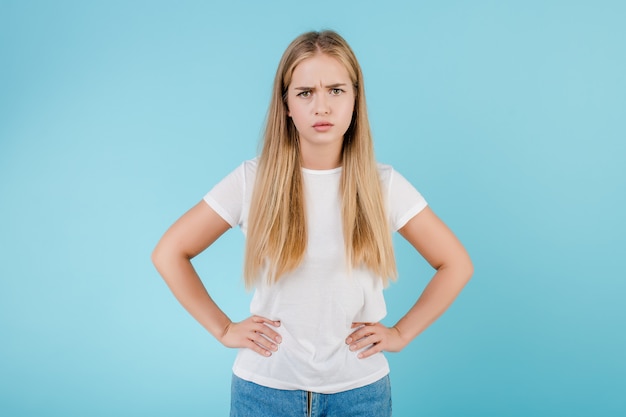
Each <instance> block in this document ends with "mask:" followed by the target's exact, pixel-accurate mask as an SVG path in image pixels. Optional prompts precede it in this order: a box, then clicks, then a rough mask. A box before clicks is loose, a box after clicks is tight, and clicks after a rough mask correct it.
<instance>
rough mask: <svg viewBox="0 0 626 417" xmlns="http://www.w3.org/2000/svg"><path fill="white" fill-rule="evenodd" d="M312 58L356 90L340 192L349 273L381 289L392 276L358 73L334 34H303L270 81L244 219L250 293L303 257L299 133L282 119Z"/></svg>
mask: <svg viewBox="0 0 626 417" xmlns="http://www.w3.org/2000/svg"><path fill="white" fill-rule="evenodd" d="M318 53H323V54H327V55H329V56H331V57H333V58H335V59H337V60H338V61H339V62H341V63H342V64H343V66H344V67H345V68H346V69H347V71H348V74H349V75H350V79H351V80H352V83H353V87H354V91H355V106H354V113H353V115H352V122H351V124H350V127H349V128H348V130H347V131H346V133H345V135H344V141H343V148H342V165H343V171H342V176H341V191H340V192H341V201H342V224H343V235H344V241H345V252H346V260H347V266H348V268H352V267H356V266H360V265H365V266H366V267H367V268H369V269H370V270H372V271H373V272H374V273H375V274H376V275H378V276H380V277H381V278H382V279H383V280H384V282H385V284H386V283H387V280H388V278H395V276H396V264H395V258H394V254H393V245H392V241H391V231H390V227H389V223H388V220H387V217H386V213H385V212H386V210H385V207H384V202H383V198H382V191H381V186H380V179H379V175H378V170H377V167H376V161H375V159H374V149H373V142H372V136H371V132H370V127H369V121H368V118H367V109H366V104H365V89H364V86H363V75H362V73H361V67H360V66H359V63H358V61H357V59H356V56H355V55H354V52H353V51H352V49H351V48H350V46H349V45H348V43H347V42H346V41H345V40H344V39H343V38H342V37H341V36H339V35H338V34H337V33H335V32H333V31H323V32H308V33H304V34H302V35H300V36H299V37H297V38H296V39H295V40H294V41H293V42H292V43H291V44H290V45H289V46H288V47H287V49H286V50H285V53H284V54H283V56H282V58H281V60H280V64H279V65H278V69H277V71H276V77H275V79H274V87H273V91H272V98H271V102H270V108H269V111H268V116H267V125H266V128H265V135H264V141H263V150H262V151H261V155H260V157H259V161H258V167H257V175H256V183H255V187H254V191H253V194H252V201H251V205H250V214H249V217H248V231H247V237H246V254H245V261H244V277H245V282H246V286H248V287H251V286H252V285H253V284H254V282H255V281H256V279H257V276H258V274H259V272H260V271H261V270H262V269H263V268H264V267H268V268H269V269H268V279H269V282H276V281H278V279H279V278H280V277H281V276H282V275H284V274H285V273H286V272H289V271H291V270H293V269H295V268H296V267H298V265H299V264H300V262H301V261H302V259H303V257H304V253H305V250H306V245H307V227H306V213H305V204H304V189H303V184H302V171H301V159H300V146H299V140H298V131H297V130H296V128H295V126H294V124H293V122H292V121H291V119H290V118H289V117H288V109H287V89H288V87H289V84H290V83H291V78H292V75H293V71H294V69H295V68H296V66H297V65H298V64H299V63H301V62H302V61H304V60H305V59H307V58H310V57H312V56H313V55H315V54H318Z"/></svg>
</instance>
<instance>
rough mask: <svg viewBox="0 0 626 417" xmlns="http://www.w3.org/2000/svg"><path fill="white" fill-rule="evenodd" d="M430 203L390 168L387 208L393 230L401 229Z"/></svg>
mask: <svg viewBox="0 0 626 417" xmlns="http://www.w3.org/2000/svg"><path fill="white" fill-rule="evenodd" d="M427 206H428V203H427V202H426V200H425V199H424V197H422V195H421V194H420V192H419V191H417V189H415V187H414V186H413V185H412V184H411V183H410V182H409V181H407V179H406V178H404V177H403V176H402V175H400V173H398V172H397V171H396V170H394V169H393V168H391V167H389V168H388V184H387V208H388V214H389V221H390V224H391V227H392V228H393V231H394V232H395V231H397V230H399V229H401V228H402V227H403V226H404V225H405V224H407V222H408V221H409V220H411V219H412V218H413V217H414V216H415V215H416V214H418V213H419V212H420V211H422V210H424V209H425V208H426V207H427Z"/></svg>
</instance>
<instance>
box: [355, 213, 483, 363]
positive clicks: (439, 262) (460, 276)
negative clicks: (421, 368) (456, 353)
mask: <svg viewBox="0 0 626 417" xmlns="http://www.w3.org/2000/svg"><path fill="white" fill-rule="evenodd" d="M399 232H400V234H401V235H402V236H403V237H404V238H405V239H406V240H407V241H409V243H411V245H413V247H414V248H415V249H416V250H417V251H418V252H419V253H420V254H421V255H422V256H423V257H424V258H425V259H426V261H427V262H428V263H429V264H430V265H431V266H432V267H433V268H435V270H436V273H435V275H434V276H433V277H432V279H431V280H430V282H429V283H428V285H427V286H426V288H425V289H424V292H423V293H422V295H421V296H420V297H419V299H418V300H417V302H416V303H415V304H414V305H413V307H411V309H410V310H409V311H408V312H407V314H406V315H405V316H404V317H402V318H401V319H400V321H398V323H396V325H395V326H393V327H391V328H387V327H385V326H383V325H382V324H380V323H355V327H356V326H363V327H360V328H359V329H358V330H357V331H355V332H354V333H352V334H351V335H350V336H349V337H348V339H346V343H348V344H350V343H352V345H351V346H350V349H351V350H354V351H358V350H360V349H363V348H364V347H367V346H370V345H372V347H371V348H370V349H367V350H365V351H363V352H361V353H359V357H361V358H366V357H368V356H371V355H373V354H374V353H377V352H380V351H382V350H386V351H390V352H398V351H400V350H402V349H403V348H404V347H405V346H406V345H408V344H409V342H410V341H411V340H413V339H414V338H415V337H416V336H417V335H419V334H420V333H422V332H423V331H424V330H425V329H426V328H427V327H428V326H430V325H431V324H432V323H433V322H434V321H435V320H436V319H437V318H438V317H439V316H441V315H442V314H443V312H444V311H445V310H446V309H447V308H448V307H449V306H450V304H452V302H453V301H454V299H455V298H456V296H457V295H458V294H459V293H460V292H461V290H462V289H463V287H464V286H465V284H466V283H467V282H468V281H469V279H470V277H471V276H472V273H473V270H474V269H473V266H472V262H471V260H470V258H469V255H468V254H467V252H466V251H465V249H464V248H463V245H462V244H461V242H459V240H458V239H457V238H456V237H455V236H454V234H453V233H452V231H451V230H450V229H449V228H448V227H447V226H446V225H445V224H444V223H443V222H442V221H441V220H440V219H439V218H438V217H437V216H436V215H435V213H433V211H432V210H431V209H430V208H429V207H426V208H425V209H424V210H422V211H421V212H420V213H419V214H417V215H416V216H415V217H413V218H412V219H411V220H409V222H408V223H407V224H406V225H405V226H404V227H402V229H400V230H399Z"/></svg>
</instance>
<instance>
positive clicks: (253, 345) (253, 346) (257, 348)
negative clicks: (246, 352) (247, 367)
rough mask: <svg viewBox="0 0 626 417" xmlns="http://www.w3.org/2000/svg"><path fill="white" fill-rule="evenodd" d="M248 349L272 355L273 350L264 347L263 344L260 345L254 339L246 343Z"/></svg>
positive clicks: (262, 354)
mask: <svg viewBox="0 0 626 417" xmlns="http://www.w3.org/2000/svg"><path fill="white" fill-rule="evenodd" d="M245 347H247V348H248V349H250V350H253V351H255V352H256V353H258V354H259V355H261V356H266V357H267V356H272V352H270V351H269V350H267V349H264V348H262V347H261V346H259V345H258V344H256V343H254V341H252V340H248V341H247V343H246V346H245Z"/></svg>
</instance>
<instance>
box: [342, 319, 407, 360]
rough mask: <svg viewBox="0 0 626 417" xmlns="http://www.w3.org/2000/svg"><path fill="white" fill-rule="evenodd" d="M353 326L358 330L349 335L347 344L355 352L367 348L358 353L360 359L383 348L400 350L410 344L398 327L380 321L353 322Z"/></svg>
mask: <svg viewBox="0 0 626 417" xmlns="http://www.w3.org/2000/svg"><path fill="white" fill-rule="evenodd" d="M352 328H353V329H354V328H357V330H356V331H354V332H353V333H352V334H351V335H350V336H348V338H347V339H346V344H348V345H350V350H351V351H353V352H356V351H359V350H361V349H364V348H365V350H363V351H361V352H359V354H358V355H357V357H358V358H360V359H364V358H367V357H370V356H372V355H373V354H375V353H378V352H382V351H383V350H384V351H387V352H399V351H401V350H402V349H403V348H404V347H405V346H406V345H407V344H408V342H407V341H405V340H404V339H403V338H402V335H401V334H400V330H398V329H397V328H396V327H387V326H385V325H382V324H380V323H352Z"/></svg>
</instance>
